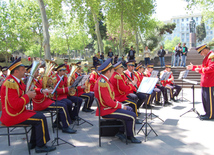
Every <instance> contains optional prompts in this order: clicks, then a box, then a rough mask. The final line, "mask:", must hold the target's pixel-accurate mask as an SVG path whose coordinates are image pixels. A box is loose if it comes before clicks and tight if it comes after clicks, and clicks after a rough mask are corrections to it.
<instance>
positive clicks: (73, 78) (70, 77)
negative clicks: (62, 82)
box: [67, 64, 78, 96]
mask: <svg viewBox="0 0 214 155" xmlns="http://www.w3.org/2000/svg"><path fill="white" fill-rule="evenodd" d="M77 70H78V67H77V66H76V65H75V64H72V68H71V71H70V74H69V75H68V81H67V82H68V87H69V88H70V87H71V86H72V84H73V83H74V81H75V77H74V74H75V72H76V71H77ZM75 93H76V89H72V90H71V91H69V95H71V96H74V94H75Z"/></svg>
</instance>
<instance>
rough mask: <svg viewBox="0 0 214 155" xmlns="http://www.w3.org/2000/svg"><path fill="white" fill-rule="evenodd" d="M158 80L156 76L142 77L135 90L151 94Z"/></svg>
mask: <svg viewBox="0 0 214 155" xmlns="http://www.w3.org/2000/svg"><path fill="white" fill-rule="evenodd" d="M157 82H158V78H151V77H144V78H143V80H142V81H141V83H140V86H139V88H138V90H137V92H141V93H146V94H151V93H152V92H153V90H154V88H155V85H156V84H157Z"/></svg>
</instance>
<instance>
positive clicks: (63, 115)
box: [45, 101, 72, 128]
mask: <svg viewBox="0 0 214 155" xmlns="http://www.w3.org/2000/svg"><path fill="white" fill-rule="evenodd" d="M56 105H57V107H56ZM56 108H58V110H59V113H58V119H59V122H62V126H63V128H67V127H68V126H69V125H70V124H71V123H72V121H71V118H70V115H69V112H68V108H67V105H66V104H65V103H63V102H62V101H57V103H55V102H54V103H52V104H51V105H49V106H48V108H46V109H45V110H56Z"/></svg>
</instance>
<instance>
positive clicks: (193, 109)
mask: <svg viewBox="0 0 214 155" xmlns="http://www.w3.org/2000/svg"><path fill="white" fill-rule="evenodd" d="M183 81H184V82H188V83H191V84H192V87H191V88H192V98H193V99H192V106H193V107H192V108H191V109H190V110H188V111H187V112H185V113H183V114H182V115H181V116H180V117H182V116H183V115H185V114H187V113H189V112H194V113H196V114H197V115H198V117H199V119H201V116H200V114H199V112H198V111H197V110H196V109H195V85H196V84H197V81H191V80H187V79H184V80H183Z"/></svg>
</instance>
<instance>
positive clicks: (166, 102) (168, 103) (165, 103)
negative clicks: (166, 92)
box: [164, 101, 172, 105]
mask: <svg viewBox="0 0 214 155" xmlns="http://www.w3.org/2000/svg"><path fill="white" fill-rule="evenodd" d="M164 105H172V103H171V102H168V101H165V102H164Z"/></svg>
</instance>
